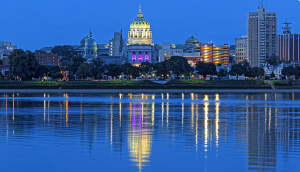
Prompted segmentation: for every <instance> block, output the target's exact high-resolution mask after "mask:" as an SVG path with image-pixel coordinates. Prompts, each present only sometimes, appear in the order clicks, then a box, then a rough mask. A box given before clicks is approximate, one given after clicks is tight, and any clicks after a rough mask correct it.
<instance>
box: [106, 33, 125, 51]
mask: <svg viewBox="0 0 300 172" xmlns="http://www.w3.org/2000/svg"><path fill="white" fill-rule="evenodd" d="M123 43H124V42H123V38H122V30H121V32H115V33H114V38H113V39H111V40H109V55H110V56H120V55H122V51H123Z"/></svg>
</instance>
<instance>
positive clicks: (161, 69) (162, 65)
mask: <svg viewBox="0 0 300 172" xmlns="http://www.w3.org/2000/svg"><path fill="white" fill-rule="evenodd" d="M154 69H155V70H156V75H157V76H162V77H164V78H166V76H167V75H168V74H169V73H170V71H168V69H167V62H166V61H162V62H159V63H156V64H155V65H154Z"/></svg>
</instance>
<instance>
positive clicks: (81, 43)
mask: <svg viewBox="0 0 300 172" xmlns="http://www.w3.org/2000/svg"><path fill="white" fill-rule="evenodd" d="M88 39H89V36H88V35H86V37H84V38H82V40H81V41H80V45H81V46H85V42H86V40H88Z"/></svg>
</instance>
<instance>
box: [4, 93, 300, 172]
mask: <svg viewBox="0 0 300 172" xmlns="http://www.w3.org/2000/svg"><path fill="white" fill-rule="evenodd" d="M0 109H1V111H0V152H1V154H0V164H1V165H0V171H5V172H15V171H18V172H19V171H29V172H41V171H43V172H48V171H49V172H50V171H51V172H52V171H56V172H58V171H64V172H66V171H72V172H77V171H78V172H79V171H80V172H82V171H125V172H127V171H139V172H142V171H144V172H146V171H151V172H152V171H153V172H154V171H155V172H158V171H163V172H165V171H180V172H182V171H238V172H241V171H280V172H281V171H300V163H299V162H300V93H220V94H218V93H208V94H204V93H201V94H196V93H195V94H193V93H191V94H181V93H178V94H165V93H164V94H161V93H156V94H130V93H129V94H60V93H57V94H53V93H52V94H47V93H45V94H41V93H32V94H29V93H14V94H13V93H8V94H2V95H1V96H0Z"/></svg>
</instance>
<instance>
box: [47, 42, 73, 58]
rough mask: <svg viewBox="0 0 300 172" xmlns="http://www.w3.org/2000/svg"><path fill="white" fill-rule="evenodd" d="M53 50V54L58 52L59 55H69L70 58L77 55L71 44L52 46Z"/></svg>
mask: <svg viewBox="0 0 300 172" xmlns="http://www.w3.org/2000/svg"><path fill="white" fill-rule="evenodd" d="M51 52H52V53H53V54H58V55H59V56H62V57H67V58H69V59H70V58H72V57H74V56H76V55H77V53H76V51H75V50H74V48H73V46H71V45H58V46H55V47H54V48H52V50H51Z"/></svg>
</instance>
